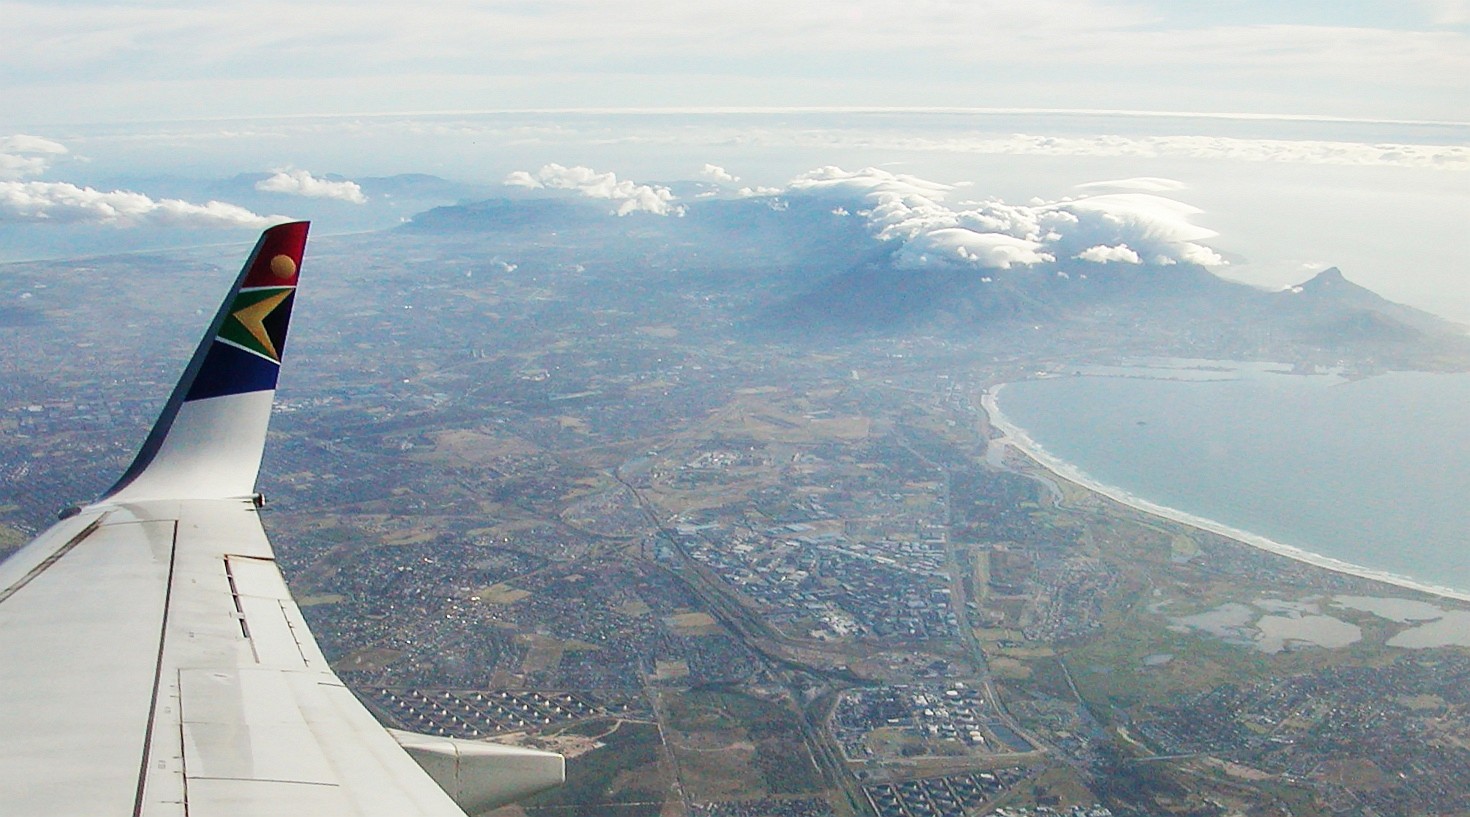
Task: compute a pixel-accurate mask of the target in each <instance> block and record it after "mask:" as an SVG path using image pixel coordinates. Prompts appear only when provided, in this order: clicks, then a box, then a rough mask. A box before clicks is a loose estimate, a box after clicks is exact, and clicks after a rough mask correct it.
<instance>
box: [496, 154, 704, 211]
mask: <svg viewBox="0 0 1470 817" xmlns="http://www.w3.org/2000/svg"><path fill="white" fill-rule="evenodd" d="M505 184H507V185H510V186H512V187H526V188H530V189H547V190H573V191H576V192H578V193H581V194H582V195H584V196H586V197H588V198H593V199H607V200H609V201H611V202H613V203H614V204H615V205H616V208H615V209H614V211H613V212H615V213H617V214H618V215H620V216H626V215H628V214H630V213H637V212H644V213H653V214H655V215H660V216H667V215H676V216H682V215H684V206H683V205H679V204H674V203H673V202H674V201H675V199H676V198H677V197H676V196H675V195H674V194H673V192H672V191H670V190H669V189H668V188H667V187H662V186H658V185H647V184H636V183H634V182H631V181H629V180H627V179H623V180H621V181H619V180H618V177H617V175H616V174H613V173H599V172H597V171H595V170H593V169H592V168H590V167H580V166H578V167H563V166H561V165H559V164H549V165H545V166H543V167H542V168H541V169H540V170H538V171H536V173H535V174H532V173H528V172H527V171H524V170H516V171H513V172H511V173H510V174H509V175H507V176H506V177H505Z"/></svg>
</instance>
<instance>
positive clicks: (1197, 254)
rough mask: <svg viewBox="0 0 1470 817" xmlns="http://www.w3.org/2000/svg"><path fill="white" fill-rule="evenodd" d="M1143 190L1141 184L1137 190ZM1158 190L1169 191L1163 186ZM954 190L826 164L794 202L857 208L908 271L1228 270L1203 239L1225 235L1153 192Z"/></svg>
mask: <svg viewBox="0 0 1470 817" xmlns="http://www.w3.org/2000/svg"><path fill="white" fill-rule="evenodd" d="M1133 186H1137V185H1133ZM1152 186H1155V187H1157V186H1161V185H1158V184H1154V185H1152ZM954 189H955V186H954V185H947V184H941V183H938V182H932V181H928V180H925V179H920V178H918V177H915V176H906V175H898V174H893V173H890V172H888V171H886V170H881V169H878V168H871V167H870V168H865V169H863V170H858V171H845V170H843V169H841V168H838V167H823V168H818V169H816V170H813V171H811V172H809V173H804V174H802V175H801V176H798V177H797V178H795V179H793V180H792V182H791V184H790V185H789V186H788V190H787V192H788V195H816V196H821V197H824V198H837V199H839V200H845V201H849V202H851V203H852V204H853V205H854V206H853V207H852V209H853V210H854V211H856V212H858V213H859V215H862V216H864V217H866V218H867V220H868V226H869V229H870V230H872V232H873V234H874V236H875V237H876V238H878V239H879V240H881V241H888V242H894V243H895V244H896V249H895V253H894V258H895V261H896V262H897V263H898V264H899V266H903V267H910V268H920V267H936V266H949V267H957V268H974V269H1010V268H1011V267H1013V266H1034V265H1037V264H1043V263H1050V262H1053V261H1055V260H1056V259H1057V258H1077V259H1081V260H1085V261H1093V262H1098V263H1107V262H1126V263H1132V264H1138V263H1144V262H1147V263H1151V264H1159V265H1168V264H1178V263H1191V264H1201V265H1207V266H1218V265H1222V264H1224V263H1225V260H1224V259H1223V258H1222V257H1220V255H1219V254H1218V253H1216V252H1215V251H1214V250H1212V249H1210V248H1209V247H1206V246H1205V245H1203V244H1199V243H1198V242H1199V241H1200V240H1202V239H1206V238H1210V237H1212V236H1215V235H1216V233H1215V231H1213V230H1210V229H1208V228H1205V227H1201V226H1199V225H1197V224H1194V223H1193V222H1192V221H1191V219H1192V217H1194V216H1196V215H1198V214H1199V213H1200V212H1201V211H1200V210H1199V208H1197V207H1193V206H1191V205H1189V204H1185V203H1184V202H1180V201H1175V200H1174V199H1169V198H1165V197H1163V196H1157V195H1153V194H1152V193H1105V194H1102V195H1095V196H1083V197H1080V198H1072V199H1063V200H1060V201H1054V202H1047V201H1039V200H1038V201H1034V202H1032V203H1030V204H1024V205H1017V204H1008V203H1006V202H1003V201H999V200H991V201H982V202H971V203H969V205H968V206H967V207H966V208H965V209H955V208H953V207H950V206H949V205H948V204H946V203H945V202H944V198H945V196H946V195H947V194H948V193H949V192H951V191H952V190H954Z"/></svg>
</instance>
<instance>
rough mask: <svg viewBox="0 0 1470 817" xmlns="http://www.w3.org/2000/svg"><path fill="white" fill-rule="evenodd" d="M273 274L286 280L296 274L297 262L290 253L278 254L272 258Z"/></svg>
mask: <svg viewBox="0 0 1470 817" xmlns="http://www.w3.org/2000/svg"><path fill="white" fill-rule="evenodd" d="M271 274H272V275H274V276H276V277H277V278H280V279H282V280H285V279H287V278H290V277H291V276H293V275H295V274H296V262H295V261H293V260H291V256H289V255H278V256H276V257H275V258H272V259H271Z"/></svg>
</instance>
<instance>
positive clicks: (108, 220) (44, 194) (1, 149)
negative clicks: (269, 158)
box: [0, 134, 362, 229]
mask: <svg viewBox="0 0 1470 817" xmlns="http://www.w3.org/2000/svg"><path fill="white" fill-rule="evenodd" d="M70 154H71V151H70V150H68V149H67V147H66V146H65V145H63V144H61V143H59V142H54V141H52V140H50V139H44V138H41V137H38V136H30V135H26V134H15V135H12V136H7V137H4V138H0V222H30V223H50V224H100V225H108V226H113V227H144V226H153V227H185V228H205V229H214V228H226V229H232V228H234V229H238V228H250V229H264V228H266V227H269V226H271V225H272V224H280V223H282V222H285V221H290V220H291V218H290V217H289V216H283V215H269V216H264V215H260V214H257V213H254V212H252V211H250V210H249V209H246V208H244V207H241V206H239V205H236V204H230V203H228V202H223V201H214V200H211V201H207V202H204V203H203V204H199V203H195V202H189V201H184V200H183V199H176V198H161V199H155V198H153V197H150V196H148V195H145V194H143V193H136V192H133V191H129V190H98V189H96V188H94V187H90V186H86V185H77V184H72V183H70V182H63V181H43V180H38V179H34V178H31V177H34V176H39V175H42V174H44V173H46V172H47V171H49V170H50V169H51V167H52V165H53V164H54V162H55V161H56V160H57V159H59V158H62V157H66V156H69V155H70ZM277 177H285V178H286V179H287V180H288V181H293V180H294V181H293V183H294V184H295V186H296V189H295V190H294V191H286V190H280V192H295V194H296V195H321V193H319V192H302V191H303V190H317V191H319V190H322V189H326V190H329V191H332V194H333V195H334V196H335V197H340V196H341V195H343V194H348V195H350V194H351V190H348V189H347V188H345V187H342V186H341V185H340V184H339V183H334V182H324V181H321V180H316V179H313V178H312V177H311V175H310V174H307V173H304V172H302V173H301V175H300V176H299V177H298V176H291V175H289V174H286V173H280V174H277ZM277 177H272V178H271V179H268V180H266V182H275V183H276V189H278V190H279V188H281V186H282V185H281V183H280V182H278V181H277ZM266 182H262V184H265V183H266ZM345 184H346V185H350V186H351V188H352V189H354V190H356V195H357V197H358V198H361V197H362V191H361V189H359V188H357V185H356V184H353V183H351V182H346V183H345ZM257 187H258V186H257ZM260 189H266V188H260Z"/></svg>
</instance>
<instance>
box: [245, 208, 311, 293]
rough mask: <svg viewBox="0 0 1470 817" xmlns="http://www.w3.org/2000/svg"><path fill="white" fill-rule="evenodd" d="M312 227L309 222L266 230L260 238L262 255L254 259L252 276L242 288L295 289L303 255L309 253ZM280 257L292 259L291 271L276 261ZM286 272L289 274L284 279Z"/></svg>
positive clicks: (246, 278) (258, 254)
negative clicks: (308, 235) (307, 236)
mask: <svg viewBox="0 0 1470 817" xmlns="http://www.w3.org/2000/svg"><path fill="white" fill-rule="evenodd" d="M310 226H311V225H310V224H309V223H308V222H305V221H295V222H292V223H290V224H279V225H276V226H275V227H272V228H270V229H269V230H266V231H265V233H264V234H263V235H261V237H260V252H259V253H257V254H256V255H255V263H253V264H251V265H250V273H249V274H248V275H246V276H245V282H244V283H243V284H241V286H243V287H245V288H250V287H294V286H296V277H297V276H298V275H300V274H301V254H302V253H303V252H305V250H306V230H307V228H308V227H310ZM281 256H284V257H285V258H289V259H290V261H291V263H290V265H289V267H287V265H286V264H284V263H283V262H282V261H277V260H276V259H277V258H278V257H281ZM287 269H289V271H290V274H289V275H282V274H281V273H282V272H285V271H287Z"/></svg>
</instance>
